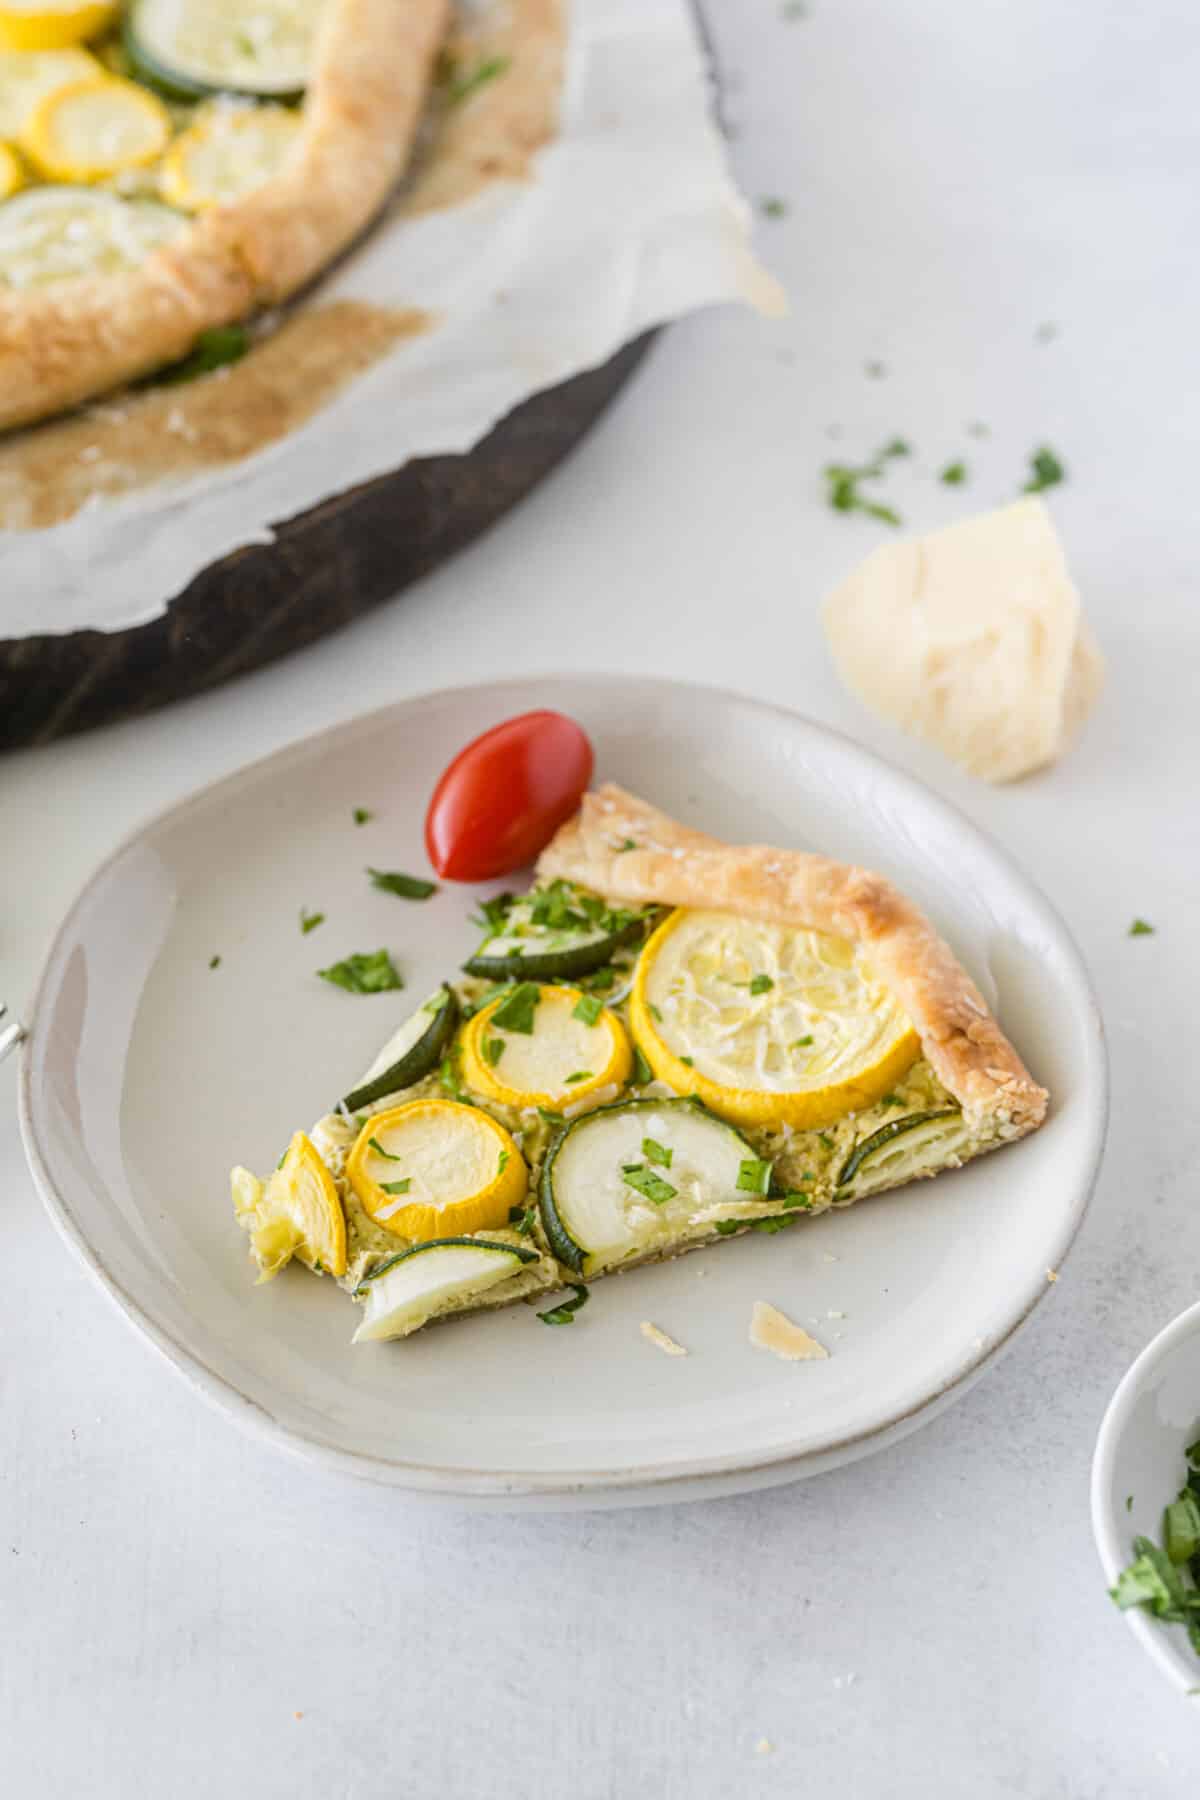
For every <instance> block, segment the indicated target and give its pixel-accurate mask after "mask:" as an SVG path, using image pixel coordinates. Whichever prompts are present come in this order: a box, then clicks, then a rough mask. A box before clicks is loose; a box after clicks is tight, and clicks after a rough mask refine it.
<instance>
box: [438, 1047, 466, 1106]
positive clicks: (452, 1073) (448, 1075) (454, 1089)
mask: <svg viewBox="0 0 1200 1800" xmlns="http://www.w3.org/2000/svg"><path fill="white" fill-rule="evenodd" d="M438 1083H439V1085H440V1087H441V1090H442V1092H443V1093H444V1094H449V1096H450V1098H451V1099H452V1100H463V1099H465V1098H466V1094H465V1092H464V1089H463V1084H462V1082H461V1081H460V1080H459V1079H458V1070H457V1069H456V1068H455V1066H454V1057H453V1055H451V1056H443V1058H442V1060H441V1063H440V1064H439V1066H438Z"/></svg>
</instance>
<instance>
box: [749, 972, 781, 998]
mask: <svg viewBox="0 0 1200 1800" xmlns="http://www.w3.org/2000/svg"><path fill="white" fill-rule="evenodd" d="M774 986H775V983H774V982H773V981H772V979H771V977H770V976H769V975H756V976H755V977H754V978H753V980H752V981H751V983H750V992H751V994H769V993H770V991H771V989H772V988H773V987H774Z"/></svg>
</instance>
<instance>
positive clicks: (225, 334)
mask: <svg viewBox="0 0 1200 1800" xmlns="http://www.w3.org/2000/svg"><path fill="white" fill-rule="evenodd" d="M249 348H250V334H249V332H248V331H247V330H246V328H245V326H244V325H214V326H212V327H211V328H210V329H209V330H208V331H202V332H200V334H199V335H198V337H197V338H196V341H195V343H194V344H193V345H192V347H191V349H190V350H189V351H188V353H187V355H186V356H183V357H181V358H180V359H179V361H178V362H175V363H171V364H170V366H169V367H168V368H165V369H159V370H157V372H156V373H155V374H154V376H153V377H152V380H153V382H154V384H155V385H158V384H159V383H161V384H162V385H164V386H166V387H174V386H177V385H178V384H179V383H180V382H181V381H195V380H196V377H197V376H198V375H209V374H211V373H212V371H213V370H214V369H223V368H224V367H225V366H226V364H228V363H235V362H240V361H241V359H242V357H243V356H245V354H246V352H247V350H249Z"/></svg>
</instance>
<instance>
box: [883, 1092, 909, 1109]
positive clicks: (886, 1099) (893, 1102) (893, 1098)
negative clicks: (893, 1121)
mask: <svg viewBox="0 0 1200 1800" xmlns="http://www.w3.org/2000/svg"><path fill="white" fill-rule="evenodd" d="M879 1104H880V1106H899V1107H904V1106H907V1105H908V1102H907V1100H902V1099H901V1098H900V1096H899V1094H884V1095H883V1097H882V1098H881V1100H880V1102H879Z"/></svg>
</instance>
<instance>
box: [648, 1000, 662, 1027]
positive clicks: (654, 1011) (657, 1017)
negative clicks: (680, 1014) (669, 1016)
mask: <svg viewBox="0 0 1200 1800" xmlns="http://www.w3.org/2000/svg"><path fill="white" fill-rule="evenodd" d="M646 1011H647V1012H648V1013H649V1014H650V1017H651V1018H652V1019H653V1020H654V1022H655V1024H656V1025H661V1024H662V1014H661V1013H660V1012H659V1010H658V1008H657V1006H655V1004H654V1002H653V1000H647V1002H646Z"/></svg>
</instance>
